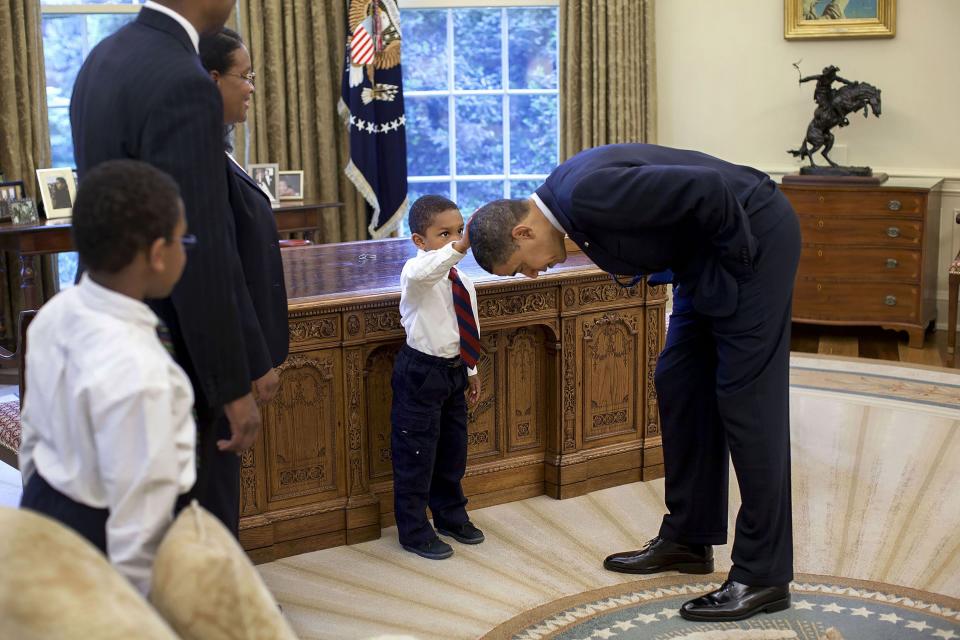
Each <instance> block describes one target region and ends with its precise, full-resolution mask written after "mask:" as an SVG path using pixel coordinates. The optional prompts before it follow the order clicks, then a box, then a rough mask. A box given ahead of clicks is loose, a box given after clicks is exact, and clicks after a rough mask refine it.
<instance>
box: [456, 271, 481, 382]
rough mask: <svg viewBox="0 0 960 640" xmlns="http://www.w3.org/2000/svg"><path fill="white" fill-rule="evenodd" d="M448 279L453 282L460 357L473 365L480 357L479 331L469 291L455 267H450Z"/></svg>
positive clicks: (465, 362) (467, 363)
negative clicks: (458, 328)
mask: <svg viewBox="0 0 960 640" xmlns="http://www.w3.org/2000/svg"><path fill="white" fill-rule="evenodd" d="M450 281H451V282H453V308H454V310H455V311H456V312H457V325H458V326H459V327H460V357H461V358H462V359H463V362H464V364H466V365H467V366H468V367H475V366H477V360H479V359H480V332H479V331H477V319H476V318H475V317H474V316H473V305H472V304H470V292H469V291H467V288H466V287H465V286H463V281H462V280H460V276H459V275H457V269H456V267H451V268H450Z"/></svg>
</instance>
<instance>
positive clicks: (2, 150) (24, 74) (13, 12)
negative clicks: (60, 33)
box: [0, 0, 55, 338]
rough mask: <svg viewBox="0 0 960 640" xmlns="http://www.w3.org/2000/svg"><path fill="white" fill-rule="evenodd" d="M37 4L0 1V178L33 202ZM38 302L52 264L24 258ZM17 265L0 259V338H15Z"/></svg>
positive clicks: (39, 101) (44, 161)
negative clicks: (19, 182) (14, 183)
mask: <svg viewBox="0 0 960 640" xmlns="http://www.w3.org/2000/svg"><path fill="white" fill-rule="evenodd" d="M40 21H41V18H40V3H39V2H38V1H37V0H0V172H2V173H3V174H4V176H5V179H6V180H23V183H24V186H25V187H26V190H27V195H28V196H29V197H31V198H34V199H35V200H38V199H39V195H40V194H39V193H38V191H37V187H36V184H37V180H36V170H37V169H43V168H47V167H49V166H50V133H49V129H48V126H47V95H46V75H45V71H44V65H43V42H42V39H43V34H42V30H41V26H40V25H41V22H40ZM26 262H27V266H29V267H31V268H32V269H33V270H34V273H35V282H36V286H37V290H38V292H40V295H41V296H42V300H46V299H47V298H49V297H50V296H51V295H53V293H54V291H55V289H54V273H55V271H54V269H53V267H52V265H53V258H52V257H50V256H45V257H44V258H43V259H40V258H28V259H27V260H26ZM19 273H20V264H19V263H18V261H17V260H15V259H14V258H13V257H12V256H11V255H10V254H7V253H4V254H3V255H2V256H0V303H2V305H3V314H2V315H0V325H2V326H0V336H2V337H4V338H12V337H14V336H15V333H16V329H15V322H14V320H15V319H16V318H17V317H18V315H19V312H20V309H22V308H23V294H22V293H21V291H20V288H19V278H18V276H19Z"/></svg>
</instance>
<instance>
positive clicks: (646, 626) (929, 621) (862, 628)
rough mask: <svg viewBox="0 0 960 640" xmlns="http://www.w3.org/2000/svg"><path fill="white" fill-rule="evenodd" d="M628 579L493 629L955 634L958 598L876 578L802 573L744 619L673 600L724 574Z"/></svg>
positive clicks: (556, 637)
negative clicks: (773, 606)
mask: <svg viewBox="0 0 960 640" xmlns="http://www.w3.org/2000/svg"><path fill="white" fill-rule="evenodd" d="M705 577H706V580H703V579H694V578H691V576H679V575H675V576H670V577H665V578H659V579H654V580H639V581H635V582H627V583H624V584H620V585H617V586H614V587H606V588H603V589H597V590H594V591H589V592H586V593H581V594H577V595H575V596H569V597H566V598H561V599H559V600H555V601H553V602H550V603H548V604H546V605H543V606H541V607H538V608H536V609H533V610H531V611H528V612H525V613H523V614H521V615H519V616H517V617H515V618H513V619H512V620H509V621H508V622H505V623H504V624H502V625H500V626H498V627H497V628H495V629H493V630H492V631H491V632H490V633H488V634H487V635H485V636H484V638H486V639H494V638H497V639H499V638H512V639H514V640H548V639H549V640H597V639H598V638H599V639H607V638H614V639H616V640H633V639H643V640H781V639H783V640H788V639H797V640H886V639H890V640H894V639H896V640H900V639H917V640H920V639H921V638H932V639H938V638H939V639H941V640H952V639H954V638H960V600H957V599H955V598H948V597H946V596H942V595H938V594H932V593H927V592H923V591H917V590H914V589H907V588H905V587H898V586H894V585H889V584H883V583H878V582H866V581H860V580H850V579H845V578H834V577H827V576H815V575H806V574H800V575H797V579H796V580H795V581H794V583H793V585H792V587H791V590H792V605H793V606H792V607H791V608H790V609H788V610H786V611H781V612H779V613H775V614H769V615H768V614H760V615H757V616H754V617H753V618H750V619H748V620H743V621H741V622H728V623H702V622H688V621H686V620H684V619H683V618H681V617H680V616H679V614H678V613H677V610H678V608H679V607H680V605H682V604H683V603H684V602H686V601H687V600H689V599H691V598H693V597H695V596H696V595H698V594H700V593H703V592H706V591H710V590H712V589H715V588H717V587H718V586H719V584H720V582H721V581H722V580H723V579H724V577H725V576H724V575H723V574H714V575H712V576H705Z"/></svg>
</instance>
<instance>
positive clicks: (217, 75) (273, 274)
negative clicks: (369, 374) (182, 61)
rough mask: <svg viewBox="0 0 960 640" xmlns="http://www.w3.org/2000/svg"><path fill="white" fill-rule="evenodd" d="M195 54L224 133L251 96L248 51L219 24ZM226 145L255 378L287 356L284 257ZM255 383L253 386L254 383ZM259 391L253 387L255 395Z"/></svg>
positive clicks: (265, 211) (269, 219)
mask: <svg viewBox="0 0 960 640" xmlns="http://www.w3.org/2000/svg"><path fill="white" fill-rule="evenodd" d="M200 58H201V60H202V61H203V66H204V67H205V68H206V69H207V71H208V72H209V73H210V77H211V78H213V81H214V82H215V83H216V84H217V87H218V88H219V89H220V94H221V95H222V96H223V118H224V125H225V128H226V133H227V135H228V136H229V133H230V130H231V129H232V128H233V126H234V125H235V124H237V123H238V122H244V121H245V120H246V119H247V109H248V108H249V107H250V100H251V98H252V96H253V91H254V87H253V82H254V73H253V69H252V65H251V62H250V53H249V52H248V51H247V48H246V46H244V44H243V40H241V39H240V36H239V34H237V33H236V32H235V31H232V30H231V29H226V28H224V29H222V30H221V31H219V32H218V33H215V34H213V35H209V36H204V37H203V38H201V40H200ZM225 147H226V151H227V157H228V162H227V165H228V175H227V183H228V187H229V197H230V206H231V207H232V208H233V217H234V220H235V224H236V232H237V250H238V252H239V254H240V262H241V264H242V265H243V274H244V277H245V278H246V283H247V288H248V289H249V291H250V298H251V301H252V302H253V307H254V311H255V314H254V315H255V318H250V319H249V323H253V322H256V323H257V324H258V325H259V334H260V336H262V340H260V344H257V345H254V346H252V347H251V345H249V344H248V345H247V347H248V351H250V354H249V357H250V369H251V374H252V377H253V379H254V380H255V381H258V380H259V378H260V376H261V375H263V374H266V373H269V372H270V371H271V370H272V369H273V368H274V367H278V366H280V365H281V364H282V363H283V361H284V360H286V358H287V352H288V349H289V329H288V325H287V290H286V286H285V284H284V281H283V261H282V260H281V258H280V245H279V238H278V233H277V223H276V219H275V218H274V215H273V208H272V206H271V204H270V199H269V197H268V196H267V194H265V193H264V192H263V190H262V189H261V188H260V187H259V186H258V185H257V183H256V182H254V181H253V179H252V178H251V177H250V176H249V175H247V173H246V172H245V171H244V170H243V168H242V167H241V166H240V165H239V164H238V163H237V161H236V160H234V158H233V156H231V155H230V153H229V152H230V151H232V150H233V149H232V147H231V145H230V143H229V140H228V141H227V142H226V143H225ZM246 329H248V330H247V331H246V334H247V336H248V342H250V339H249V336H250V334H251V333H257V331H256V330H252V329H255V328H252V327H246ZM274 376H276V374H275V373H274ZM254 386H255V387H256V386H257V385H256V383H255V384H254ZM260 391H261V390H260V389H257V392H258V395H260ZM264 391H266V393H264V394H263V395H264V396H266V397H271V396H272V395H273V394H272V393H269V390H264Z"/></svg>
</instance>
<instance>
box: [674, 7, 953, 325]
mask: <svg viewBox="0 0 960 640" xmlns="http://www.w3.org/2000/svg"><path fill="white" fill-rule="evenodd" d="M656 39H657V44H656V46H657V74H658V77H657V84H658V87H657V90H658V96H657V107H658V111H659V114H658V117H659V121H658V128H657V132H658V139H657V141H658V142H659V143H660V144H664V145H667V146H672V147H680V148H690V149H698V150H701V151H705V152H707V153H710V154H713V155H717V156H720V157H722V158H724V159H727V160H730V161H733V162H737V163H742V164H749V165H752V166H755V167H757V168H759V169H762V170H764V171H767V172H770V173H773V174H778V173H784V172H788V171H795V170H796V167H797V166H799V163H798V162H797V161H796V160H794V159H793V158H792V157H791V156H789V155H787V153H786V150H787V149H796V148H797V147H798V146H799V144H800V142H801V140H802V138H803V134H804V132H805V130H806V126H807V123H808V122H809V120H810V117H811V116H812V115H813V108H814V103H813V85H814V83H813V82H808V83H805V84H803V85H802V86H798V84H797V77H798V76H797V71H796V69H794V68H793V67H792V66H791V64H792V63H794V62H796V61H798V60H801V59H802V62H801V63H800V68H801V70H802V71H803V74H804V75H811V74H815V73H819V72H820V70H821V69H822V68H823V67H825V66H826V65H828V64H835V65H837V66H838V67H840V75H841V76H843V77H844V78H847V79H848V80H861V81H864V82H869V83H871V84H873V85H876V86H878V87H880V89H881V90H882V92H883V94H882V98H883V112H882V115H881V116H880V118H879V119H877V118H874V117H873V116H870V118H869V119H868V120H864V119H863V117H862V116H860V115H856V116H853V115H851V116H850V126H849V127H846V128H843V129H834V130H833V133H834V134H835V135H836V136H837V145H844V146H845V147H846V163H848V164H856V165H869V166H871V167H873V168H874V170H879V171H886V172H887V173H889V174H890V175H897V176H901V175H904V176H939V177H943V178H948V180H947V181H946V182H945V183H944V188H943V196H942V198H943V205H942V216H941V233H940V241H941V249H940V264H941V265H942V269H941V273H940V278H939V281H938V298H939V299H940V300H939V304H938V314H937V324H938V326H939V327H940V328H943V327H944V326H945V321H946V299H947V277H946V269H947V265H948V264H949V262H950V259H951V258H952V257H953V256H954V255H956V253H957V251H958V249H960V225H957V224H955V223H954V210H955V209H957V210H958V211H960V0H900V2H898V3H897V34H896V36H895V37H894V38H892V39H890V38H884V39H876V40H816V41H798V40H784V38H783V1H782V0H734V1H732V2H731V1H729V0H728V1H726V2H716V1H715V0H658V2H657V3H656ZM843 153H844V150H843V149H842V148H840V149H838V150H837V154H836V155H835V156H833V157H834V159H835V160H837V161H842V160H843V157H842V156H843Z"/></svg>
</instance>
